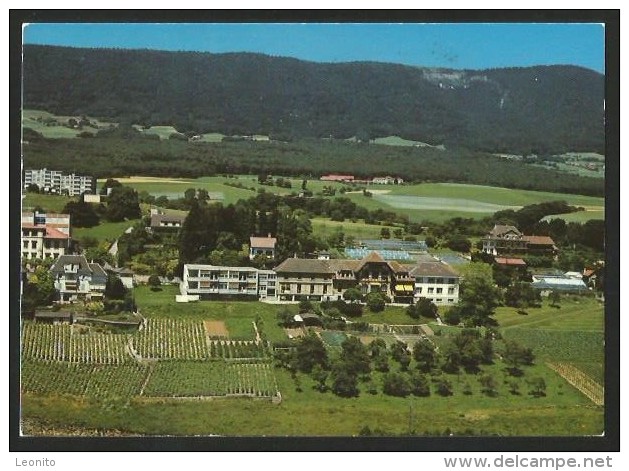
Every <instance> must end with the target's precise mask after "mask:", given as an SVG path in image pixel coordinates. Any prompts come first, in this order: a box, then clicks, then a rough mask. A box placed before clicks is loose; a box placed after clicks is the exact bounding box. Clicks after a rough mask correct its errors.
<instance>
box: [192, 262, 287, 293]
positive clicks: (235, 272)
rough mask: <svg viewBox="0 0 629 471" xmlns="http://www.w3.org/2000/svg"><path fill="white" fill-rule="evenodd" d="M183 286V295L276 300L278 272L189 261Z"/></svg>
mask: <svg viewBox="0 0 629 471" xmlns="http://www.w3.org/2000/svg"><path fill="white" fill-rule="evenodd" d="M180 289H181V294H183V295H198V296H199V297H200V298H211V297H214V296H217V295H231V296H251V297H253V298H256V299H260V300H264V299H275V297H276V294H277V292H276V274H275V272H274V271H273V270H258V269H257V268H252V267H223V266H215V265H196V264H186V265H184V267H183V281H182V283H181V287H180Z"/></svg>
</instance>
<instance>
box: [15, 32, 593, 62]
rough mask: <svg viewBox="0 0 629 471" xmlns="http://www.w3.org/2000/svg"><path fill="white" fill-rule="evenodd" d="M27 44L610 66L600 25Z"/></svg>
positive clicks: (66, 37)
mask: <svg viewBox="0 0 629 471" xmlns="http://www.w3.org/2000/svg"><path fill="white" fill-rule="evenodd" d="M24 42H25V43H31V44H51V45H64V46H75V47H116V48H129V49H138V48H146V49H161V50H171V51H177V50H186V51H207V52H214V53H220V52H242V51H246V52H261V53H264V54H269V55H274V56H284V57H295V58H298V59H303V60H310V61H316V62H345V61H365V60H369V61H378V62H393V63H401V64H408V65H419V66H426V67H448V68H455V69H485V68H492V67H513V66H529V65H549V64H573V65H580V66H583V67H587V68H589V69H593V70H596V71H598V72H601V73H602V72H604V68H605V57H604V56H605V54H604V47H605V46H604V45H605V30H604V26H603V25H600V24H576V23H570V24H566V23H564V24H556V23H555V24H543V23H526V24H525V23H510V24H504V23H503V24H498V23H485V24H483V23H476V24H463V23H459V24H455V23H453V24H445V23H444V24H419V23H414V24H412V23H403V24H393V23H362V24H360V23H343V24H330V23H327V24H316V23H306V24H299V23H285V24H268V23H266V24H262V23H247V24H244V23H230V24H226V23H221V24H183V23H178V24H165V23H157V24H156V23H145V24H142V23H117V24H105V23H93V24H87V23H82V24H81V23H34V24H29V25H27V26H26V27H25V29H24Z"/></svg>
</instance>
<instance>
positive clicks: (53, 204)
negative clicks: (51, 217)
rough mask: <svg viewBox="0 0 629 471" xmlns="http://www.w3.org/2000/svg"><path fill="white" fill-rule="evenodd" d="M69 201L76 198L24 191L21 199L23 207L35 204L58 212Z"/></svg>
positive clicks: (33, 206)
mask: <svg viewBox="0 0 629 471" xmlns="http://www.w3.org/2000/svg"><path fill="white" fill-rule="evenodd" d="M70 201H76V198H70V197H68V196H57V195H40V194H39V193H25V194H24V197H23V199H22V207H23V208H25V209H26V208H31V209H32V208H35V207H37V206H39V207H41V208H43V209H44V210H46V211H50V212H55V213H60V212H61V211H62V210H63V207H64V206H65V205H66V204H68V203H69V202H70Z"/></svg>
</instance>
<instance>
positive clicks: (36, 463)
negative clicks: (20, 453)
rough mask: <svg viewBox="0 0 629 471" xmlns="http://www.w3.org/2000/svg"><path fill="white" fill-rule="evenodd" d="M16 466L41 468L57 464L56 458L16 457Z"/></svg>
mask: <svg viewBox="0 0 629 471" xmlns="http://www.w3.org/2000/svg"><path fill="white" fill-rule="evenodd" d="M15 466H19V467H25V468H40V467H46V466H55V460H49V459H48V458H41V459H38V460H21V459H19V458H15Z"/></svg>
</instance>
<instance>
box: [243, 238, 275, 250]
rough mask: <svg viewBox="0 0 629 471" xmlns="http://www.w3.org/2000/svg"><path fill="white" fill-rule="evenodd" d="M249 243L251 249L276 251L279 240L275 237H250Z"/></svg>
mask: <svg viewBox="0 0 629 471" xmlns="http://www.w3.org/2000/svg"><path fill="white" fill-rule="evenodd" d="M249 243H250V244H251V247H256V248H261V249H274V248H275V244H276V243H277V239H276V238H275V237H250V238H249Z"/></svg>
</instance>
